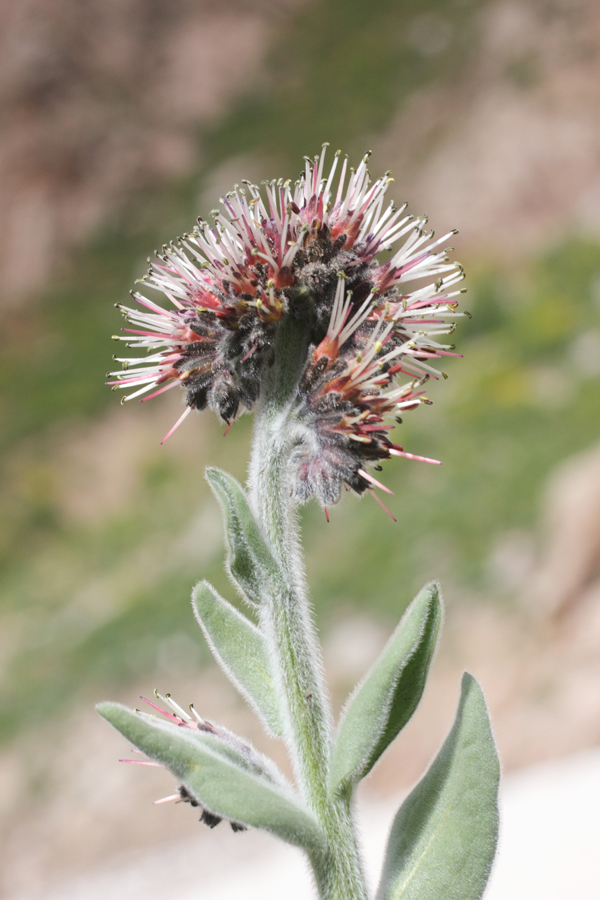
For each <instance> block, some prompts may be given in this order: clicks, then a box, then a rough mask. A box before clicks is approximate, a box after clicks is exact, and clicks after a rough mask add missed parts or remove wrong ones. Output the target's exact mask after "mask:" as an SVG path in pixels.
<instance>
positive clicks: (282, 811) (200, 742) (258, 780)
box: [97, 703, 325, 853]
mask: <svg viewBox="0 0 600 900" xmlns="http://www.w3.org/2000/svg"><path fill="white" fill-rule="evenodd" d="M97 709H98V712H99V713H100V715H102V716H103V717H104V718H105V719H107V721H108V722H110V723H111V725H113V726H114V727H115V728H116V729H117V730H118V731H120V732H121V734H123V735H124V736H125V737H126V738H127V740H128V741H130V742H131V743H132V744H133V745H134V746H135V747H137V748H138V750H141V751H142V752H143V753H145V754H146V756H148V757H149V758H150V759H153V760H155V761H156V762H159V763H161V764H162V765H164V766H165V767H166V768H167V769H169V770H170V771H171V772H172V773H173V775H174V776H175V777H176V778H177V780H178V781H179V782H181V784H183V786H184V787H185V788H186V790H187V791H188V792H189V794H190V795H191V796H192V797H193V798H194V799H195V800H197V802H198V803H199V804H200V805H201V806H202V807H203V808H204V809H206V810H208V812H210V813H212V814H213V815H216V816H219V817H220V818H224V819H229V820H230V821H233V822H239V823H241V824H242V825H247V826H250V827H252V828H261V829H263V830H265V831H270V832H271V833H272V834H275V835H276V836H277V837H280V838H281V839H282V840H284V841H287V842H288V843H290V844H295V845H296V846H299V847H304V848H305V849H306V850H308V851H309V852H310V853H321V852H322V851H323V849H324V845H325V839H324V836H323V833H322V831H321V829H320V827H319V825H318V823H317V821H316V820H315V819H314V818H313V816H312V815H311V814H310V813H309V812H308V811H307V810H305V809H303V808H302V807H301V806H300V804H299V802H298V801H297V800H296V799H295V798H294V797H292V796H291V795H290V794H289V793H287V792H286V791H285V790H284V788H282V787H280V786H279V785H276V784H274V783H273V782H272V781H271V780H269V779H268V778H266V777H263V776H262V775H260V774H256V773H255V772H253V771H251V770H250V769H249V768H248V763H247V760H244V759H243V757H242V755H241V754H239V753H236V750H235V748H234V747H231V746H228V745H222V744H221V745H220V743H221V742H219V741H218V739H217V738H215V737H214V736H212V735H210V734H206V735H203V734H200V733H199V732H193V731H192V730H190V729H187V728H183V727H180V726H178V725H175V724H174V723H171V722H162V721H160V720H159V719H154V718H152V717H150V716H147V715H144V714H141V713H139V712H134V711H133V710H130V709H127V708H126V707H124V706H121V704H119V703H100V704H99V705H98V707H97Z"/></svg>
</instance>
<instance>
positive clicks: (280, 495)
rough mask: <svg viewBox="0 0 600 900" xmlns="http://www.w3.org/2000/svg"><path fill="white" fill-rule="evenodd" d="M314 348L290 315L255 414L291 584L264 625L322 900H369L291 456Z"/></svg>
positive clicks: (260, 517)
mask: <svg viewBox="0 0 600 900" xmlns="http://www.w3.org/2000/svg"><path fill="white" fill-rule="evenodd" d="M307 348H308V333H307V329H306V327H305V326H303V324H302V323H301V322H297V321H294V320H292V319H290V318H288V319H287V320H286V321H285V322H283V323H282V325H281V328H280V330H279V333H278V335H277V341H276V346H275V354H274V359H275V362H274V364H273V367H272V369H271V371H270V373H269V376H268V378H267V379H266V382H265V385H264V389H263V394H262V397H261V401H260V403H259V407H258V409H257V412H256V418H255V426H254V441H253V446H252V455H251V461H250V471H249V478H248V494H249V499H250V503H251V506H252V508H253V511H254V514H255V516H256V518H257V521H258V522H259V524H260V525H261V526H262V528H263V530H264V532H265V536H266V538H267V540H268V542H269V544H270V546H271V548H272V550H273V554H274V555H275V557H276V559H277V562H278V563H279V566H280V568H281V571H282V573H284V579H285V583H284V584H283V585H282V586H281V587H282V590H281V591H280V593H279V595H278V596H277V597H275V598H270V599H269V601H267V602H265V603H264V604H263V606H262V608H261V622H262V625H263V629H264V633H265V635H266V636H267V640H268V642H269V644H270V649H271V653H272V659H273V661H274V664H275V669H276V672H277V686H278V689H279V692H280V697H281V702H282V705H283V708H284V709H285V713H286V716H285V718H286V725H287V728H286V732H287V744H288V748H289V751H290V755H291V758H292V762H293V765H294V772H295V775H296V778H297V780H298V784H299V787H300V790H301V792H302V795H303V798H304V800H305V802H306V803H307V805H308V806H309V808H310V809H311V810H312V811H313V812H314V814H315V815H316V817H317V818H318V820H319V821H320V823H321V825H322V827H323V830H324V832H325V834H326V836H327V840H328V851H327V854H326V856H325V858H324V859H322V858H319V859H312V860H311V862H312V865H313V868H314V872H315V878H316V880H317V884H318V886H319V890H320V893H321V897H322V898H323V900H349V898H352V900H354V898H356V900H366V896H367V894H366V887H365V882H364V875H363V872H362V865H361V861H360V858H359V853H358V847H357V843H356V837H355V834H354V829H353V823H352V820H351V816H350V811H349V807H348V805H347V804H346V803H345V802H344V801H341V800H339V799H332V798H331V797H330V795H329V791H328V780H329V779H328V775H329V764H330V759H331V749H332V716H331V710H330V704H329V698H328V696H327V691H326V688H325V683H324V678H323V664H322V660H321V656H320V648H319V642H318V640H317V637H316V635H315V630H314V626H313V621H312V612H311V609H310V605H309V599H308V596H307V590H306V580H305V574H304V560H303V555H302V549H301V543H300V535H299V528H298V517H297V512H296V507H297V504H296V502H294V500H293V497H292V480H291V472H290V457H291V454H292V451H293V449H294V446H295V445H296V443H297V441H298V433H297V432H298V428H297V422H296V419H295V415H294V412H295V409H294V407H295V401H296V396H297V391H298V386H299V383H300V379H301V376H302V372H303V369H304V364H305V360H306V353H307Z"/></svg>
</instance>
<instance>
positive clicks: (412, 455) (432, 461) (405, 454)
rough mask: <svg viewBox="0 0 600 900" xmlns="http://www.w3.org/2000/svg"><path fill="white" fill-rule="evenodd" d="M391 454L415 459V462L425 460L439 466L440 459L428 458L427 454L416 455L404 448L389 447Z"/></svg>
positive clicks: (440, 463)
mask: <svg viewBox="0 0 600 900" xmlns="http://www.w3.org/2000/svg"><path fill="white" fill-rule="evenodd" d="M390 455H391V456H403V457H404V458H405V459H416V460H417V462H426V463H431V465H433V466H441V465H442V461H441V459H429V457H428V456H417V455H416V454H415V453H405V452H404V450H396V449H395V448H393V447H392V448H391V449H390Z"/></svg>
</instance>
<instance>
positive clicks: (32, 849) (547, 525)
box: [0, 0, 600, 900]
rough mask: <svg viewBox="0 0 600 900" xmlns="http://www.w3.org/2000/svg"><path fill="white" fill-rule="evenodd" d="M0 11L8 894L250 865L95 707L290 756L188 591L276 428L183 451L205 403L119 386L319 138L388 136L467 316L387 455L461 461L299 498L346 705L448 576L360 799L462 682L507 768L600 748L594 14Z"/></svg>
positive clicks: (567, 5) (597, 22) (0, 704)
mask: <svg viewBox="0 0 600 900" xmlns="http://www.w3.org/2000/svg"><path fill="white" fill-rule="evenodd" d="M0 8H1V10H2V21H3V28H2V30H1V32H0V108H1V117H0V207H1V209H2V216H1V219H0V236H1V238H0V290H1V310H0V325H1V334H0V342H1V353H2V355H1V368H0V372H1V378H2V383H3V391H2V397H1V401H0V410H1V417H2V432H1V441H2V443H1V450H0V466H1V469H2V476H3V477H2V484H1V487H0V495H1V505H2V509H3V515H2V521H1V524H0V565H1V569H0V584H1V594H2V601H1V603H2V605H1V608H0V648H1V658H0V668H1V672H2V686H1V689H0V739H1V741H2V746H1V750H0V797H1V798H2V804H1V812H0V857H1V862H0V897H2V898H10V900H16V898H25V897H27V898H29V897H38V896H39V897H45V896H47V895H48V891H58V893H57V894H56V896H63V897H65V896H67V894H68V892H65V891H64V890H61V888H60V885H61V884H64V883H66V882H65V879H74V878H80V879H83V880H82V881H81V882H80V883H81V884H82V885H85V884H87V885H88V886H89V885H90V884H91V881H90V879H91V878H92V876H89V875H86V873H87V872H89V871H97V870H98V866H100V865H103V866H106V865H109V864H112V863H113V862H114V864H115V865H117V864H121V862H122V861H123V860H124V859H138V856H136V854H140V853H141V852H142V851H143V850H150V851H152V852H153V853H159V852H162V850H164V848H165V847H167V846H168V847H175V846H176V841H177V840H178V839H180V838H181V839H183V838H186V839H187V840H188V841H190V840H191V839H193V840H194V842H195V843H194V847H196V845H197V847H198V848H199V849H195V850H194V851H193V853H196V854H197V855H196V857H194V859H195V865H196V866H197V869H196V872H197V877H198V878H199V879H201V877H202V866H203V865H204V864H205V863H206V865H209V861H210V860H212V858H213V855H214V854H215V853H216V852H217V851H216V850H215V848H216V847H218V846H226V847H229V846H230V845H231V844H232V837H231V835H229V834H228V833H226V832H223V828H221V829H217V831H216V832H214V833H211V832H208V830H207V829H204V828H203V827H202V826H200V825H198V824H197V822H196V821H195V819H196V816H195V814H194V812H193V811H192V810H191V809H189V808H182V807H174V806H168V805H167V806H159V807H156V808H153V807H152V806H151V801H152V800H153V799H155V798H157V797H160V796H162V795H163V794H167V793H170V792H171V781H170V779H169V778H168V777H167V776H166V774H165V773H162V772H159V771H155V770H152V769H141V768H139V769H136V768H134V767H133V766H119V765H118V763H117V761H116V760H117V758H118V757H119V756H122V755H127V753H126V750H125V748H124V745H123V742H122V740H121V739H120V738H119V737H118V736H117V735H116V734H113V733H111V732H110V730H109V729H108V728H107V727H106V725H105V723H103V722H101V721H99V720H98V721H97V719H96V716H95V714H94V712H93V703H94V702H96V701H98V700H101V699H106V698H112V699H119V700H122V701H123V702H126V703H128V704H129V705H136V703H137V698H138V695H139V694H140V693H145V694H148V693H149V692H151V691H152V690H153V689H154V687H158V689H159V690H162V691H170V692H171V693H172V694H173V695H174V696H175V697H176V698H177V699H178V700H179V702H180V703H182V704H185V703H188V702H190V701H194V703H195V705H196V707H197V708H198V709H199V710H200V711H201V713H202V714H203V715H206V716H207V717H209V718H210V717H213V718H216V719H217V720H219V721H221V722H223V723H224V724H226V725H228V726H229V727H231V728H234V729H236V730H239V731H240V732H241V733H243V734H245V735H247V736H248V737H250V738H252V739H253V740H254V741H255V742H256V743H257V744H258V745H259V746H260V747H261V748H263V749H267V750H268V751H269V752H270V753H272V754H273V755H274V756H275V757H276V758H277V759H278V761H280V762H281V764H282V765H285V762H284V757H283V753H282V750H281V748H279V747H277V746H276V745H271V744H269V742H268V741H267V740H266V739H265V738H263V737H261V735H260V731H259V727H258V726H257V725H256V723H255V722H254V720H253V719H252V716H251V715H250V714H249V713H247V712H246V710H245V709H244V707H243V703H242V701H241V700H240V699H238V698H237V697H236V696H235V694H234V693H233V691H232V690H230V689H229V687H228V685H227V684H226V683H225V681H224V678H223V677H222V676H221V675H220V673H219V672H217V671H216V670H214V669H213V667H212V665H211V661H210V658H209V653H208V650H207V648H206V646H205V645H204V644H203V642H202V639H201V635H200V632H199V630H197V629H196V627H195V624H194V622H193V618H192V613H191V609H190V604H189V595H190V588H191V585H192V584H193V583H194V581H195V580H198V579H199V578H200V577H207V578H209V579H210V580H211V581H213V583H215V584H216V586H217V587H218V588H219V589H220V590H221V591H222V593H224V594H225V595H226V596H228V597H229V598H230V599H234V597H233V591H232V589H231V587H230V586H229V585H228V584H227V582H226V579H225V576H224V575H223V573H222V558H223V544H222V538H221V524H220V518H219V515H218V511H217V508H216V504H215V502H214V501H213V500H212V498H211V497H210V496H209V495H208V490H207V486H206V484H205V482H204V480H203V477H202V473H203V468H204V466H205V464H206V463H208V462H211V463H215V462H216V463H218V464H219V465H222V466H223V467H225V468H227V469H229V470H230V471H232V472H233V473H234V474H235V475H237V476H238V477H240V478H243V477H244V470H245V465H246V459H247V453H248V443H249V436H250V425H251V422H250V421H249V419H242V420H240V421H239V422H237V423H236V424H235V426H234V427H233V429H232V430H231V432H230V434H229V435H228V436H227V438H226V439H224V437H223V427H222V426H221V425H220V424H219V423H218V422H217V421H216V420H215V418H214V417H213V416H211V415H205V414H203V415H198V416H194V417H192V418H191V419H188V420H187V422H186V423H185V425H184V426H183V427H182V428H181V429H180V430H179V431H178V432H177V433H176V434H175V435H174V437H173V438H172V439H171V440H170V441H169V442H168V443H167V444H166V445H165V446H164V447H160V445H159V442H160V440H161V438H162V437H163V435H164V434H165V432H166V431H167V429H168V428H169V427H170V425H171V424H172V423H173V421H175V419H176V417H177V415H178V412H179V410H180V402H181V398H179V397H174V394H173V393H169V394H167V395H166V396H165V397H164V398H162V397H161V398H160V399H158V400H156V401H152V402H151V403H148V404H144V405H143V406H139V405H138V404H130V405H128V406H126V407H124V408H121V407H120V406H119V403H118V399H117V398H116V397H115V395H114V394H113V393H111V392H110V391H109V390H108V389H107V388H106V387H105V386H104V384H103V382H104V380H105V379H104V376H105V373H106V372H107V371H108V370H109V369H111V368H113V367H114V365H113V363H112V359H111V356H112V353H113V352H115V347H116V345H114V344H111V341H110V337H111V335H112V334H113V333H115V332H116V331H118V329H119V328H120V327H121V324H122V321H121V318H120V315H119V314H118V311H117V310H115V309H114V303H115V302H118V301H123V300H125V301H126V300H127V296H128V291H129V290H130V288H131V287H132V285H133V282H134V281H135V279H136V278H138V277H140V276H141V275H142V274H143V273H144V271H145V269H146V265H147V263H146V259H147V257H148V256H150V255H151V254H152V253H153V251H154V249H155V248H156V247H160V245H161V244H162V243H163V242H164V241H167V240H170V239H171V238H173V237H175V236H176V235H178V234H181V233H183V232H184V231H186V230H187V229H189V228H190V226H191V225H192V224H193V222H194V220H195V218H196V216H197V215H198V214H202V215H205V216H206V215H208V214H209V213H210V210H211V209H212V208H214V207H215V206H216V205H217V202H218V197H219V196H220V195H221V194H222V193H224V192H225V191H226V190H227V189H229V188H230V187H231V186H232V185H233V183H234V182H236V181H239V180H241V179H242V178H249V179H252V180H254V181H260V180H261V179H263V178H265V177H267V178H273V177H277V176H280V175H282V176H284V177H296V175H297V174H299V172H300V169H301V167H302V157H303V155H304V154H309V155H312V154H314V153H317V152H319V150H320V147H321V144H322V143H323V142H324V141H329V142H330V144H331V146H332V149H333V150H335V149H336V148H338V147H340V148H341V149H342V150H343V151H345V152H348V153H349V154H350V156H351V159H352V160H353V161H354V163H355V164H356V163H357V162H358V161H359V159H360V157H361V156H362V154H363V153H364V151H365V150H367V149H370V150H372V151H373V156H372V162H371V166H370V168H371V171H372V172H373V174H374V175H375V176H377V175H379V174H381V173H382V172H384V171H385V170H387V169H392V170H393V175H394V177H395V183H394V185H392V189H391V195H392V196H393V197H394V198H395V199H396V200H397V201H399V202H401V201H403V200H405V199H406V200H408V201H409V204H410V210H411V211H412V212H413V213H416V214H421V213H424V212H426V213H428V214H429V216H430V221H431V224H432V226H433V227H434V228H435V229H436V231H437V232H438V234H443V233H445V231H447V230H449V229H450V228H454V227H456V228H458V229H459V231H460V234H459V235H458V236H457V238H456V245H455V246H456V256H457V257H458V259H459V260H460V261H461V262H462V263H463V264H464V265H465V267H466V268H467V273H468V281H467V286H468V289H469V292H468V294H467V295H466V298H465V308H466V309H467V310H469V311H470V312H471V313H472V316H473V318H472V319H469V320H466V319H465V320H464V321H461V322H460V325H459V329H458V330H457V334H456V337H457V343H458V344H459V349H460V350H461V352H463V353H464V359H463V360H453V361H451V362H450V363H449V365H448V375H449V379H448V381H447V382H444V383H441V384H436V385H435V386H434V387H433V388H432V390H431V396H432V398H433V400H434V401H435V402H434V406H433V407H432V408H431V409H423V410H419V411H417V412H414V413H411V415H410V416H407V417H406V419H405V423H404V424H403V425H402V426H401V428H400V429H399V431H398V433H397V434H398V439H399V440H400V441H401V442H402V443H403V444H404V445H405V446H407V448H408V449H410V450H411V451H413V452H416V453H423V454H425V455H427V456H434V457H437V458H440V459H442V460H443V462H444V466H443V467H442V468H441V469H440V468H437V467H428V466H423V465H420V464H419V463H414V462H409V461H397V462H394V463H391V464H389V466H388V467H387V468H386V482H387V483H388V484H389V485H390V486H391V487H392V488H393V489H394V491H395V497H394V498H393V500H392V509H393V511H394V512H395V514H396V515H397V517H398V520H399V521H398V523H397V524H394V523H392V522H391V521H390V520H389V519H387V518H386V517H385V515H384V514H383V513H382V511H381V510H380V509H379V507H377V505H376V504H374V503H371V501H370V499H369V498H368V497H367V498H366V499H364V500H362V501H360V502H359V501H357V500H356V498H353V497H347V498H346V500H345V502H343V503H342V504H341V505H340V506H339V507H338V508H336V509H335V510H332V514H331V523H330V524H329V525H327V524H326V522H325V520H324V517H323V515H322V512H321V510H320V509H319V508H317V506H316V505H312V506H309V507H308V508H306V509H305V510H304V512H303V519H304V535H305V546H306V551H307V558H308V569H309V579H310V584H311V589H312V594H313V597H314V601H315V605H316V616H317V622H318V625H319V628H320V630H321V633H322V637H323V642H324V647H325V657H326V665H327V670H328V674H329V678H330V681H331V685H332V692H333V696H334V702H335V704H336V706H338V707H339V705H340V704H341V702H342V701H343V699H344V697H345V695H346V694H347V692H348V690H349V689H350V687H351V686H352V684H353V683H354V681H355V680H356V679H357V678H358V677H359V676H360V675H361V674H362V673H363V671H364V670H365V668H366V667H367V666H368V665H369V663H370V662H371V660H372V659H373V657H374V655H375V654H376V653H377V652H378V650H379V648H380V647H381V646H382V644H383V642H384V641H385V639H386V636H387V634H388V633H389V631H390V629H391V628H392V627H393V626H394V625H395V624H396V621H397V620H398V618H399V615H400V614H401V613H402V611H403V610H404V608H405V607H406V605H407V603H408V602H409V601H410V599H411V598H412V596H413V594H414V593H415V592H416V590H417V589H418V588H419V587H420V586H421V584H422V583H423V582H424V581H426V580H429V579H431V578H437V579H440V580H441V582H442V585H443V589H444V594H445V598H446V601H447V621H446V629H445V633H444V636H443V640H442V643H441V648H440V652H439V654H438V658H437V661H436V663H435V667H434V671H433V675H432V682H431V687H430V689H429V692H428V693H427V695H426V699H425V701H424V703H423V707H422V708H421V709H420V711H419V713H418V715H417V717H416V718H415V720H414V722H413V723H411V725H410V726H409V727H408V728H407V730H406V732H405V735H404V736H403V737H402V738H401V740H400V741H399V742H398V745H397V747H396V748H395V749H394V751H393V752H392V753H390V754H389V755H388V756H387V757H386V758H385V760H384V761H383V763H382V764H381V766H380V767H379V769H378V770H377V771H376V772H375V774H374V776H373V777H372V779H371V781H370V784H369V787H368V791H367V794H368V792H369V791H370V792H371V793H370V794H369V795H368V796H371V797H374V798H377V797H380V798H385V797H386V796H388V795H389V793H390V792H394V791H401V790H403V789H406V788H407V787H408V786H409V785H410V784H411V782H412V781H413V780H414V779H415V778H416V777H418V775H419V774H420V773H421V772H422V771H423V769H424V767H425V766H426V765H427V762H428V760H429V759H430V758H431V756H432V754H433V753H434V752H435V749H436V747H437V745H438V744H439V741H440V740H441V737H442V736H443V734H444V733H445V731H446V730H447V728H448V726H449V723H450V721H451V719H452V716H453V713H454V709H455V705H456V701H457V695H458V687H459V678H460V673H461V672H462V670H463V669H464V668H468V669H469V670H470V671H471V672H472V673H473V674H475V675H476V676H477V677H478V678H479V679H480V680H481V681H482V683H483V686H484V688H485V690H486V693H487V696H488V699H489V703H490V706H491V710H492V716H493V720H494V724H495V728H496V733H497V737H498V742H499V746H500V752H501V756H502V760H503V764H504V766H505V768H506V770H508V771H510V770H512V769H517V768H521V767H523V766H528V765H531V764H534V763H540V762H543V761H545V760H551V759H554V758H561V757H568V756H569V755H570V754H574V753H576V752H581V751H585V750H590V749H591V748H594V747H595V746H596V745H597V744H600V392H599V386H600V114H599V113H600V6H599V5H598V4H597V3H596V2H594V0H518V2H517V0H371V2H370V3H368V4H367V3H365V2H364V0H176V2H169V0H20V2H18V3H15V2H11V0H1V2H0ZM195 835H197V837H195ZM244 840H246V838H245V837H244V836H241V837H240V836H234V842H235V845H236V847H239V846H241V844H240V841H242V842H243V841H244ZM248 840H250V843H249V844H248V845H247V846H248V847H250V848H252V853H254V852H255V848H256V847H257V846H258V845H257V844H256V843H252V841H254V842H255V841H256V838H255V837H254V836H253V837H252V838H248ZM261 840H262V839H261ZM264 840H265V841H269V839H268V838H264ZM219 842H221V843H219ZM223 842H225V843H223ZM186 846H190V844H189V843H188V844H186ZM260 846H261V847H262V844H261V845H260ZM169 852H171V851H169ZM191 852H192V851H191V850H190V853H191ZM235 852H240V851H238V850H236V851H235ZM248 852H250V851H248ZM173 853H175V851H174V850H173ZM139 858H141V857H139ZM177 859H178V857H177V856H176V855H175V856H173V857H172V859H171V862H170V863H169V864H168V867H169V868H170V871H172V870H173V867H176V865H177ZM166 865H167V863H165V866H166ZM86 879H87V880H86ZM598 883H599V884H600V879H599V882H598ZM85 890H86V889H85V888H84V887H82V888H81V892H80V893H76V894H73V897H75V896H77V897H83V896H84V895H85ZM108 893H110V891H108ZM171 895H172V893H171V891H170V890H169V888H168V885H167V886H166V887H165V889H164V893H157V894H156V897H157V898H163V897H164V898H166V897H169V896H171ZM48 896H49V895H48ZM52 896H54V894H52ZM68 896H71V895H70V894H69V895H68ZM90 896H91V895H90ZM94 896H95V895H94ZM98 896H100V895H98ZM102 896H106V892H105V893H103V894H102ZM119 896H120V895H119ZM123 896H126V897H134V896H136V897H137V894H135V891H134V889H133V888H131V889H130V892H129V893H128V894H127V893H125V894H124V895H123ZM146 896H148V893H146ZM152 896H154V895H152ZM180 896H181V894H180ZM217 896H220V895H219V894H217ZM563 896H564V895H563Z"/></svg>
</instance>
